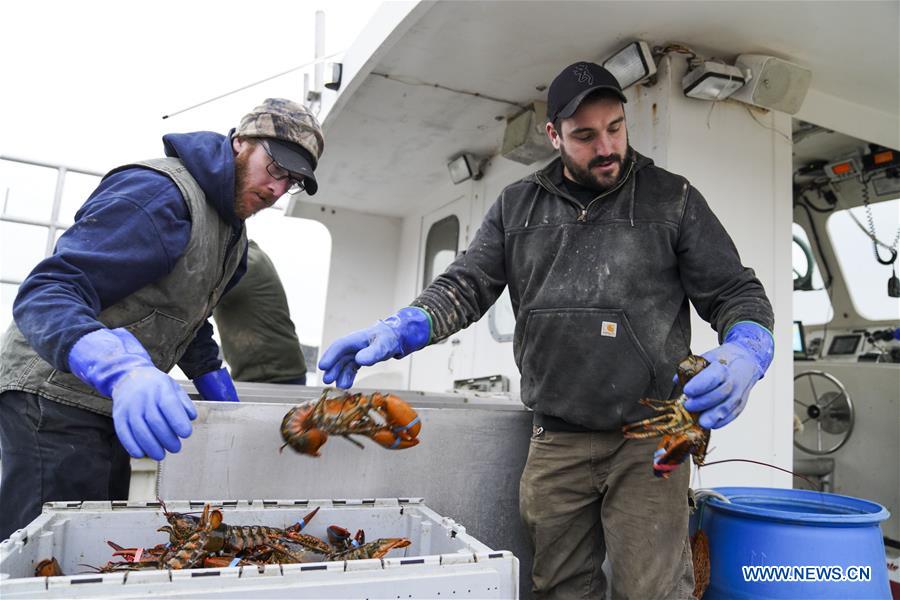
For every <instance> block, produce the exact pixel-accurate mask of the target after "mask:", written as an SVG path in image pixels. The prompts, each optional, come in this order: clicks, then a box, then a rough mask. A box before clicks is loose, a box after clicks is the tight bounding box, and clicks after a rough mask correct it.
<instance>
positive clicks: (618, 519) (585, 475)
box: [519, 431, 694, 600]
mask: <svg viewBox="0 0 900 600" xmlns="http://www.w3.org/2000/svg"><path fill="white" fill-rule="evenodd" d="M657 442H658V440H657V439H648V440H625V439H623V438H622V434H621V433H618V432H613V433H569V432H560V431H543V432H535V435H534V436H533V437H532V439H531V446H530V448H529V451H528V462H527V463H526V464H525V470H524V472H523V473H522V480H521V484H520V489H519V509H520V511H521V513H522V519H523V520H524V521H525V525H526V527H527V529H528V532H529V534H530V536H531V540H532V542H533V543H534V547H535V551H534V566H533V568H532V583H533V592H534V596H535V598H565V599H569V598H592V599H594V598H603V597H605V594H606V587H607V585H606V583H607V582H606V576H605V575H604V573H603V571H602V570H601V568H600V567H601V565H602V564H603V560H604V558H605V557H608V559H609V562H610V567H611V570H612V595H613V598H634V599H640V600H653V599H656V598H677V599H679V600H681V599H685V598H692V597H693V590H694V573H693V567H692V565H691V549H690V543H689V541H688V503H687V494H688V484H689V483H690V466H689V465H682V466H681V467H679V468H678V469H676V470H675V472H674V473H672V475H671V476H670V477H669V479H661V478H657V477H655V476H654V475H653V472H652V467H651V463H652V458H653V451H654V449H655V448H656V445H657Z"/></svg>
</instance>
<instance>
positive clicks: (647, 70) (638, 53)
mask: <svg viewBox="0 0 900 600" xmlns="http://www.w3.org/2000/svg"><path fill="white" fill-rule="evenodd" d="M603 67H604V68H605V69H606V70H607V71H609V72H610V73H612V74H613V76H614V77H615V78H616V81H618V82H619V85H621V86H622V89H625V88H627V87H629V86H632V85H634V84H635V83H639V82H641V81H643V80H645V79H647V78H648V77H651V76H653V75H655V74H656V63H655V62H654V61H653V54H652V53H651V52H650V46H649V45H647V42H642V41H637V42H632V43H630V44H628V45H627V46H625V47H624V48H622V49H621V50H619V51H618V52H616V53H615V54H613V55H612V56H610V57H609V58H607V59H606V60H605V61H604V62H603Z"/></svg>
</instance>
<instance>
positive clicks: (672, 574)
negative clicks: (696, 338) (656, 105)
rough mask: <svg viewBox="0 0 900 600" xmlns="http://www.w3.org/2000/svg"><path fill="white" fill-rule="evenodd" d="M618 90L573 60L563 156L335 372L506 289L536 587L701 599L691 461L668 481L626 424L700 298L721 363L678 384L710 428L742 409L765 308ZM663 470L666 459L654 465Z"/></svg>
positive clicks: (348, 343)
mask: <svg viewBox="0 0 900 600" xmlns="http://www.w3.org/2000/svg"><path fill="white" fill-rule="evenodd" d="M625 102H626V97H625V94H624V93H623V92H622V89H621V87H620V86H619V83H618V82H617V81H616V79H615V77H613V76H612V75H611V74H610V73H609V72H608V71H607V70H606V69H604V68H603V67H601V66H600V65H597V64H594V63H589V62H578V63H575V64H573V65H570V66H568V67H566V68H565V69H563V71H562V72H561V73H560V74H559V75H558V76H557V77H556V79H554V80H553V83H552V84H551V85H550V89H549V93H548V102H547V108H548V114H547V124H546V131H547V135H548V136H549V138H550V141H551V143H552V144H553V146H554V147H555V148H556V149H558V150H559V154H560V156H559V158H557V159H555V160H553V161H552V162H550V164H548V165H547V166H546V167H545V168H543V169H541V170H540V171H538V172H536V173H533V174H531V175H529V176H527V177H525V178H524V179H522V180H520V181H517V182H515V183H513V184H511V185H509V186H507V187H506V188H505V189H504V190H503V191H502V192H501V193H500V197H499V198H498V200H497V201H496V202H495V203H494V205H493V206H492V207H491V208H490V209H489V210H488V213H487V215H486V217H485V219H484V221H483V222H482V224H481V227H480V228H479V230H478V232H477V233H476V234H475V237H474V239H473V240H472V243H471V244H470V245H469V248H468V250H467V251H466V252H465V253H463V254H462V255H461V256H459V257H458V258H457V259H456V260H455V261H454V262H453V263H452V264H451V265H450V266H449V267H448V268H447V270H446V271H445V272H444V273H443V274H442V275H440V276H439V277H437V278H436V279H435V280H434V281H433V282H432V283H431V284H430V285H429V286H428V287H427V288H426V289H425V290H424V291H423V292H422V294H421V295H420V296H419V297H418V298H417V299H416V300H414V301H413V302H412V304H411V305H410V306H408V307H406V308H403V309H401V310H400V311H399V312H398V313H396V314H395V315H392V316H390V317H388V318H386V319H384V320H383V321H379V322H378V323H376V324H375V325H373V326H372V327H370V328H368V329H365V330H362V331H358V332H355V333H352V334H350V335H348V336H346V337H344V338H341V339H339V340H337V341H336V342H334V343H333V344H332V345H331V346H330V347H329V348H328V349H327V350H326V351H325V353H324V354H323V356H322V360H321V361H320V362H319V367H320V368H321V369H323V370H324V371H325V374H324V377H323V381H325V383H331V382H337V385H338V386H340V387H342V388H348V387H350V386H351V385H352V383H353V379H354V376H355V374H356V371H357V369H358V368H359V367H360V366H365V365H371V364H374V363H376V362H379V361H382V360H386V359H389V358H401V357H403V356H406V355H407V354H409V353H410V352H413V351H415V350H418V349H420V348H422V347H424V346H426V345H428V344H430V343H435V342H439V341H441V340H443V339H445V338H447V337H448V336H450V335H452V334H453V333H455V332H456V331H458V330H460V329H462V328H464V327H467V326H468V325H470V324H471V323H473V322H474V321H476V320H478V319H479V318H480V317H481V316H482V315H484V314H485V313H486V312H487V310H488V309H489V308H490V306H491V305H492V304H493V303H494V301H496V300H497V298H498V297H499V296H500V294H501V292H503V289H504V288H505V287H508V288H509V294H510V299H511V300H512V306H513V311H514V313H515V316H516V326H515V332H514V337H513V353H514V355H515V359H516V364H517V365H518V367H519V369H520V371H521V374H522V379H521V393H522V401H523V402H524V403H525V404H526V405H528V406H529V407H531V408H532V409H533V410H534V430H533V436H532V439H531V447H530V449H529V453H528V462H527V464H526V466H525V471H524V473H523V474H522V479H521V486H520V499H519V501H520V504H519V508H520V511H521V513H522V517H523V519H524V521H525V523H526V526H527V527H528V531H529V533H530V535H531V538H532V541H533V542H534V547H535V555H534V566H533V570H532V581H533V590H534V594H535V596H536V597H540V598H550V597H552V598H600V597H603V595H604V593H605V587H606V578H605V576H604V574H603V572H602V571H601V569H600V566H601V564H602V563H603V560H604V558H608V559H609V562H610V566H611V570H612V592H613V596H614V597H616V598H641V599H644V598H690V597H692V594H693V587H694V586H693V573H692V568H691V552H690V546H689V544H688V536H687V531H688V503H687V491H688V484H689V479H690V469H689V468H688V467H687V466H682V467H681V468H678V469H674V470H671V472H670V473H669V477H668V478H657V477H655V476H654V470H653V469H652V468H651V464H652V463H653V462H654V460H655V458H656V457H655V455H654V451H655V449H656V445H657V441H658V440H656V439H641V440H638V439H625V438H623V435H622V426H623V425H625V424H627V423H634V422H636V421H640V420H642V419H645V418H647V417H650V416H653V414H652V412H651V409H650V408H648V407H646V406H643V405H641V404H639V400H640V399H642V398H670V397H672V395H673V393H674V391H675V384H674V382H673V375H674V373H675V367H676V365H677V364H678V363H679V361H681V360H682V359H683V358H685V357H686V356H687V355H689V354H691V347H690V330H691V325H690V318H691V317H690V305H691V304H693V306H694V308H695V309H696V310H697V313H698V314H699V315H700V316H701V317H702V318H704V319H705V320H706V321H708V322H709V323H710V324H711V325H712V327H713V328H714V329H715V330H716V331H717V332H718V333H719V342H720V344H721V345H720V346H718V347H717V348H714V349H712V350H710V351H709V352H707V353H706V354H705V355H704V356H705V357H706V358H707V359H708V360H709V362H710V363H711V366H709V367H708V368H706V369H705V370H704V371H702V372H701V373H700V374H698V375H697V376H696V377H694V379H692V380H691V382H690V383H689V384H688V385H687V386H685V389H684V393H685V395H686V396H687V398H688V400H687V402H686V404H685V407H686V408H687V409H688V410H690V411H695V412H699V413H701V415H700V425H702V426H703V427H707V428H715V427H722V426H724V425H726V424H727V423H729V422H731V421H732V420H733V419H734V418H735V417H737V416H738V414H739V413H740V412H741V410H742V409H743V407H744V405H745V404H746V402H747V398H748V395H749V393H750V389H751V388H752V387H753V385H754V384H755V383H756V381H757V380H759V379H760V378H761V377H762V376H763V375H764V373H765V371H766V369H767V368H768V366H769V364H770V363H771V361H772V353H773V346H774V345H773V341H772V334H771V329H772V326H773V315H772V308H771V305H770V303H769V300H768V298H767V297H766V293H765V290H764V289H763V287H762V284H761V283H760V282H759V280H758V279H757V278H756V276H755V275H754V273H753V271H752V270H751V269H749V268H746V267H744V266H743V265H742V264H741V261H740V257H739V256H738V253H737V250H736V249H735V246H734V244H733V243H732V241H731V238H730V237H729V236H728V234H727V232H726V231H725V229H724V228H723V227H722V225H721V224H720V223H719V221H718V220H717V219H716V217H715V215H713V213H712V211H711V210H710V208H709V206H708V205H707V203H706V201H705V200H704V199H703V196H701V195H700V192H698V191H697V190H696V189H695V188H694V187H693V186H691V185H690V183H689V182H688V181H687V180H686V179H685V178H684V177H681V176H679V175H675V174H673V173H670V172H668V171H665V170H664V169H661V168H659V167H657V166H655V165H654V164H653V161H652V160H650V159H649V158H647V157H645V156H642V155H640V154H639V153H637V152H636V151H635V150H634V149H633V148H631V146H630V145H629V143H628V129H627V127H626V119H625V111H624V106H623V103H625ZM656 467H657V469H663V468H669V469H671V466H669V465H664V464H657V465H656Z"/></svg>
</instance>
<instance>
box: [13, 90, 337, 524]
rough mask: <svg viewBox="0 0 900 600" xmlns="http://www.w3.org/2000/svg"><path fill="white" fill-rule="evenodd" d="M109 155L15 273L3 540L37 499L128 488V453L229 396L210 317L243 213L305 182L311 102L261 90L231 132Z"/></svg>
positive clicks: (155, 453)
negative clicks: (27, 266)
mask: <svg viewBox="0 0 900 600" xmlns="http://www.w3.org/2000/svg"><path fill="white" fill-rule="evenodd" d="M163 145H164V147H165V154H166V158H157V159H151V160H146V161H141V162H137V163H133V164H129V165H125V166H122V167H119V168H116V169H114V170H112V171H110V172H109V173H108V174H107V175H106V176H105V177H104V178H103V180H102V181H101V182H100V185H99V187H98V188H97V189H96V190H94V192H93V194H91V196H90V197H89V198H88V199H87V201H86V202H85V203H84V205H83V206H82V207H81V209H80V210H79V211H78V213H77V214H76V216H75V224H74V225H73V226H72V227H70V228H69V229H68V230H66V232H65V233H64V234H63V235H62V236H61V237H60V239H59V241H58V242H57V245H56V249H55V250H54V252H53V254H52V255H51V256H50V257H48V258H46V259H44V260H43V261H41V262H40V263H38V265H37V266H36V267H35V268H34V270H33V271H32V272H31V274H30V275H29V276H28V278H27V279H26V280H25V282H24V283H22V285H21V286H20V287H19V293H18V296H17V297H16V300H15V304H14V306H13V316H14V318H15V321H14V323H13V324H11V325H10V327H9V329H8V330H7V331H6V334H5V335H4V336H3V341H2V348H0V446H2V448H3V471H2V480H0V540H3V539H6V538H7V537H9V535H10V534H11V533H12V532H13V531H15V530H16V529H18V528H20V527H24V526H25V525H27V524H28V523H29V522H30V521H31V520H32V519H34V518H35V517H37V516H38V515H39V514H40V512H41V506H42V504H43V503H44V502H52V501H56V500H126V499H127V498H128V485H129V480H130V476H131V468H130V461H129V455H130V456H133V457H135V458H140V457H143V456H148V457H150V458H153V459H155V460H162V459H163V458H164V457H165V455H166V452H171V453H175V452H178V451H179V450H180V449H181V438H187V437H188V436H189V435H190V434H191V421H192V420H193V419H194V418H195V417H196V416H197V411H196V409H195V408H194V405H193V403H192V402H191V400H190V399H189V398H188V396H187V394H186V393H185V392H184V391H183V390H182V389H181V388H180V386H179V385H178V384H177V383H176V382H175V380H173V379H172V378H171V377H169V375H167V372H168V371H169V370H170V369H171V368H172V367H173V366H175V365H176V364H177V365H178V366H179V367H181V370H182V371H183V372H184V373H185V374H186V375H187V376H188V377H189V378H191V379H192V380H193V381H194V385H195V386H196V388H197V391H198V392H199V393H200V396H201V397H202V398H203V399H204V400H224V401H237V400H238V397H237V393H236V391H235V389H234V384H233V383H232V380H231V376H230V375H229V374H228V371H227V370H226V369H224V368H222V363H221V360H220V359H219V349H218V346H217V345H216V343H215V341H214V340H213V339H212V331H213V330H212V325H210V323H209V321H208V318H209V316H210V314H211V313H212V310H213V307H215V305H216V303H217V302H218V301H219V298H220V297H221V296H222V295H223V294H224V293H225V292H226V291H228V290H229V289H230V288H231V287H232V286H234V284H236V283H237V281H238V280H239V279H240V278H241V277H242V276H243V274H244V272H245V270H246V264H247V234H246V228H245V226H244V221H245V220H246V219H247V218H249V217H250V216H252V215H253V214H255V213H257V212H259V211H260V210H262V209H264V208H268V207H270V206H272V205H273V204H274V203H275V201H276V200H278V198H280V197H281V196H283V195H284V194H286V193H291V194H299V193H300V192H302V191H304V190H305V191H306V192H307V193H308V194H315V193H316V191H317V190H318V184H317V183H316V177H315V169H316V165H317V164H318V161H319V158H320V157H321V156H322V150H323V148H324V140H323V138H322V131H321V128H320V127H319V123H318V122H317V121H316V118H315V117H314V116H313V115H312V114H311V113H310V112H309V111H308V110H307V109H306V108H305V107H304V106H302V105H300V104H297V103H296V102H293V101H291V100H284V99H279V98H269V99H267V100H265V101H263V103H262V104H261V105H259V106H257V107H256V108H255V109H253V111H251V112H250V113H248V114H247V115H245V116H244V117H243V118H242V119H241V121H240V125H239V127H238V128H237V129H233V130H231V131H230V132H229V133H228V135H221V134H218V133H212V132H208V131H201V132H196V133H185V134H170V135H166V136H164V137H163Z"/></svg>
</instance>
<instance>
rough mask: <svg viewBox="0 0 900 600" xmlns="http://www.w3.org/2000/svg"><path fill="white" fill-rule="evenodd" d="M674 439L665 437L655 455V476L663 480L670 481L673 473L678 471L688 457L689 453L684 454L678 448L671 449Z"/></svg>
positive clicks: (669, 436)
mask: <svg viewBox="0 0 900 600" xmlns="http://www.w3.org/2000/svg"><path fill="white" fill-rule="evenodd" d="M673 437H675V436H671V435H667V436H664V437H663V440H662V442H660V445H659V446H658V447H657V448H656V451H655V452H654V453H653V474H654V475H656V476H657V477H662V478H663V479H668V478H669V475H671V474H672V471H674V470H675V469H677V468H678V466H679V465H680V464H681V463H683V462H684V460H685V459H686V458H687V457H688V453H687V452H682V451H681V449H680V448H679V447H678V446H676V447H675V448H672V447H669V444H670V442H671V439H672V438H673ZM679 455H680V456H679Z"/></svg>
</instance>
